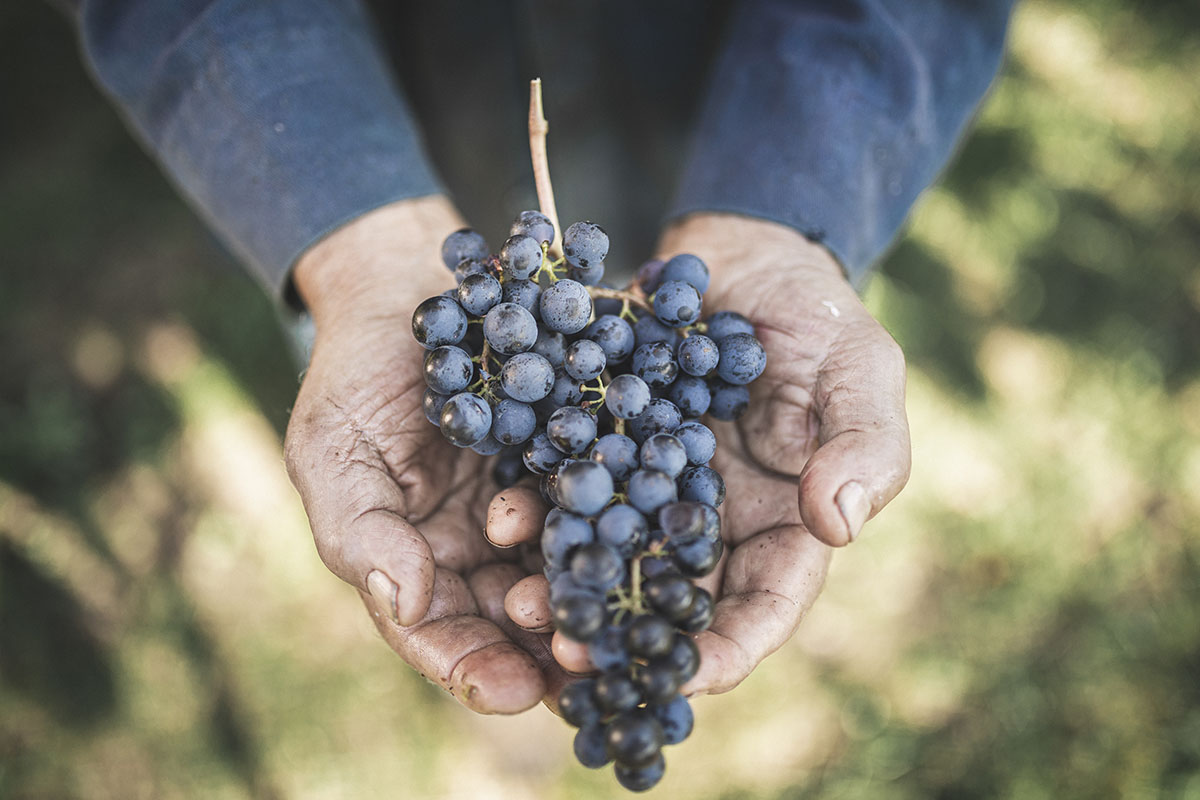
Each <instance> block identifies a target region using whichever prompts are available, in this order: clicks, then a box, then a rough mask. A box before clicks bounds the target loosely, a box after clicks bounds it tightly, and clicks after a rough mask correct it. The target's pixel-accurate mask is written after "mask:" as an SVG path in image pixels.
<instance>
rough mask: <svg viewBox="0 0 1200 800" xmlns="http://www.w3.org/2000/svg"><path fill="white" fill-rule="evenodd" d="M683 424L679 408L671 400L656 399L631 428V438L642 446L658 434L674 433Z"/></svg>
mask: <svg viewBox="0 0 1200 800" xmlns="http://www.w3.org/2000/svg"><path fill="white" fill-rule="evenodd" d="M682 422H683V415H682V414H680V413H679V407H678V406H676V405H675V404H674V403H672V402H671V401H670V400H665V399H663V398H661V397H656V398H654V399H653V400H651V401H650V403H649V405H647V406H646V410H645V411H643V412H642V413H641V414H639V415H638V416H637V418H635V419H634V420H633V424H632V425H630V426H629V433H630V434H631V435H630V438H631V439H633V440H634V441H635V442H638V443H639V444H640V443H642V442H644V441H646V439H648V438H650V437H651V436H653V435H654V434H656V433H674V432H675V429H676V428H678V427H679V426H680V424H681V423H682Z"/></svg>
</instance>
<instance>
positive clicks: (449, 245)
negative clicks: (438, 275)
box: [442, 228, 490, 270]
mask: <svg viewBox="0 0 1200 800" xmlns="http://www.w3.org/2000/svg"><path fill="white" fill-rule="evenodd" d="M489 254H490V251H489V250H488V246H487V240H486V239H484V238H483V236H481V235H480V234H478V233H476V232H475V231H473V230H471V229H470V228H462V229H461V230H457V231H455V232H454V233H452V234H450V235H449V236H447V237H446V241H444V242H443V243H442V263H443V264H445V265H446V269H449V270H452V269H454V268H455V267H457V266H458V262H460V261H462V260H463V259H465V258H474V259H479V260H483V259H485V258H487V257H488V255H489Z"/></svg>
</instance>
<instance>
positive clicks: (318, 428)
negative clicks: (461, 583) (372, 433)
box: [285, 413, 434, 625]
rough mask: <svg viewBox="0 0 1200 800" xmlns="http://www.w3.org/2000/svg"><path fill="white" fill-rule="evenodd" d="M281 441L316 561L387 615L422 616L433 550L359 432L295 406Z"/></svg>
mask: <svg viewBox="0 0 1200 800" xmlns="http://www.w3.org/2000/svg"><path fill="white" fill-rule="evenodd" d="M285 446H286V451H287V464H288V472H289V474H290V475H291V478H292V483H293V484H295V486H296V488H297V490H298V491H299V493H300V497H301V499H302V500H303V502H304V510H305V511H306V512H307V513H308V519H309V523H310V525H311V526H312V532H313V539H314V541H315V542H316V546H317V553H318V554H319V555H320V556H321V560H322V561H324V562H325V565H326V566H328V567H329V569H330V570H331V571H332V572H333V573H334V574H335V575H337V576H338V577H340V578H341V579H342V580H344V581H346V582H347V583H349V584H351V585H352V586H355V587H357V588H358V589H360V590H362V591H365V592H367V593H369V594H370V595H372V596H373V597H374V598H375V599H376V600H377V601H378V602H379V605H380V608H381V609H383V610H385V611H386V613H387V615H388V617H389V618H390V619H392V620H393V621H395V622H398V623H400V624H405V625H411V624H413V623H415V622H417V621H418V620H419V619H421V618H422V617H423V616H424V615H425V613H426V611H427V610H428V608H429V603H430V600H431V598H432V596H433V581H434V560H433V554H432V551H431V550H430V548H429V544H428V543H427V542H426V541H425V538H424V537H423V536H422V535H421V533H420V532H419V531H418V530H417V529H416V528H415V527H413V526H412V525H411V524H410V523H409V522H408V521H407V520H406V519H405V517H404V514H405V511H406V508H405V500H404V495H403V493H402V492H401V490H400V488H399V487H398V486H397V485H396V482H395V480H394V479H393V478H392V476H391V475H390V473H389V472H388V470H387V467H386V465H385V464H383V462H382V459H381V458H380V457H379V455H378V452H377V451H376V450H375V448H374V447H372V445H371V443H370V442H369V441H368V440H367V439H366V438H365V435H364V434H363V433H362V432H354V431H347V430H346V429H345V426H340V427H339V426H333V425H328V426H327V425H324V424H322V423H321V422H318V421H317V420H316V419H315V415H305V414H303V413H301V414H298V415H297V416H294V417H293V419H292V422H291V423H290V424H289V425H288V440H287V443H286V445H285Z"/></svg>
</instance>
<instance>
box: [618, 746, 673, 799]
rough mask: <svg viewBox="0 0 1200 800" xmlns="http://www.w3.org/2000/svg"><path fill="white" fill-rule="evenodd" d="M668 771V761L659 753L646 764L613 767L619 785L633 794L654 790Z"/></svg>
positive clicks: (619, 764)
mask: <svg viewBox="0 0 1200 800" xmlns="http://www.w3.org/2000/svg"><path fill="white" fill-rule="evenodd" d="M666 771H667V760H666V759H665V758H663V754H662V753H659V754H658V755H656V756H655V757H654V758H652V759H651V760H650V761H649V762H647V763H645V764H640V763H639V764H621V763H618V764H617V765H616V766H614V767H613V774H614V775H616V776H617V783H619V784H621V786H622V787H624V788H626V789H628V790H629V791H631V792H645V791H648V790H650V789H653V788H654V787H655V786H656V785H657V784H658V782H659V781H661V780H662V778H663V775H664V774H666Z"/></svg>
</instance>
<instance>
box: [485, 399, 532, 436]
mask: <svg viewBox="0 0 1200 800" xmlns="http://www.w3.org/2000/svg"><path fill="white" fill-rule="evenodd" d="M536 427H537V415H536V414H535V413H533V409H532V408H530V407H529V406H528V405H526V404H525V403H521V402H518V401H516V400H509V399H505V400H501V401H500V402H498V403H496V407H495V408H493V409H492V436H495V437H496V441H498V442H500V443H501V444H506V445H514V444H521V443H522V442H524V441H526V440H527V439H528V438H529V437H530V436H532V435H533V429H534V428H536Z"/></svg>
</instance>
